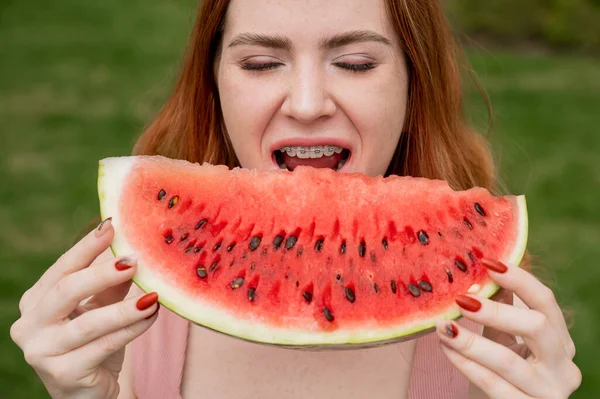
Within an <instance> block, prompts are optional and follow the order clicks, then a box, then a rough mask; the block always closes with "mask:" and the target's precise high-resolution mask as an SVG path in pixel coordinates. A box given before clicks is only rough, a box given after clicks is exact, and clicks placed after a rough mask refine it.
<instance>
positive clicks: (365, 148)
mask: <svg viewBox="0 0 600 399" xmlns="http://www.w3.org/2000/svg"><path fill="white" fill-rule="evenodd" d="M407 91H408V89H407V80H406V78H404V77H403V76H393V75H392V77H390V76H389V75H388V76H384V77H382V79H377V80H373V81H371V82H370V84H369V85H368V86H366V87H363V88H362V90H360V91H358V90H355V91H354V94H353V96H352V99H353V102H352V105H349V106H348V110H349V111H348V113H349V117H350V119H351V120H352V123H353V124H354V125H355V126H356V128H357V130H358V131H359V133H360V136H361V137H360V138H361V144H362V145H361V149H362V153H361V154H360V155H361V158H362V159H363V160H364V162H365V164H363V167H365V168H366V169H367V170H368V171H369V172H370V173H371V174H382V173H384V172H385V170H386V169H387V166H388V165H389V163H390V161H391V159H392V156H393V154H394V150H395V149H396V146H397V144H398V140H399V138H400V134H401V133H402V130H403V127H404V122H405V118H406V109H407V102H408V96H407ZM348 104H350V103H348Z"/></svg>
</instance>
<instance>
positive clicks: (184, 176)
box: [98, 156, 527, 348]
mask: <svg viewBox="0 0 600 399" xmlns="http://www.w3.org/2000/svg"><path fill="white" fill-rule="evenodd" d="M98 190H99V198H100V206H101V213H102V216H103V217H108V216H112V218H113V219H112V223H113V226H114V229H115V237H114V240H113V242H112V250H113V252H114V254H115V255H116V256H123V255H128V254H131V253H135V254H137V256H138V259H139V260H138V264H139V266H138V271H137V273H136V275H135V277H134V281H135V283H136V284H137V285H138V286H139V287H141V288H142V289H143V290H145V291H156V292H158V294H159V298H160V299H159V301H160V303H161V304H162V305H164V306H166V307H167V308H169V309H171V310H172V311H174V312H176V313H177V314H179V315H180V316H182V317H184V318H186V319H189V320H191V321H192V322H194V323H197V324H199V325H202V326H205V327H208V328H211V329H213V330H216V331H220V332H222V333H225V334H228V335H231V336H234V337H239V338H242V339H245V340H250V341H254V342H260V343H265V344H273V345H281V346H286V347H296V348H298V347H300V348H307V347H309V348H322V347H326V348H332V347H334V348H339V347H341V348H346V347H351V348H356V347H367V346H375V345H380V344H383V343H389V342H397V341H401V340H407V339H412V338H415V337H416V336H418V335H421V334H423V333H426V332H428V331H430V330H431V329H432V328H433V325H434V322H435V320H436V319H438V318H457V317H459V316H460V313H459V309H458V307H457V305H456V304H455V302H454V298H455V296H456V295H458V294H462V293H466V292H467V291H469V290H471V291H472V292H477V293H478V295H481V296H483V297H490V296H491V295H493V294H494V293H495V292H496V291H497V290H498V288H499V287H498V286H497V285H496V284H495V283H493V282H492V281H491V280H490V279H489V277H488V274H487V271H486V269H485V267H484V266H483V265H482V264H481V259H482V258H483V257H489V258H491V259H496V260H500V261H502V262H505V263H508V264H511V265H519V263H520V261H521V259H522V257H523V255H524V252H525V247H526V241H527V211H526V204H525V198H524V197H523V196H504V197H495V196H492V195H491V194H490V193H489V192H488V191H486V190H484V189H482V188H473V189H470V190H467V191H453V190H452V189H451V188H450V187H449V185H448V184H447V183H446V182H444V181H439V180H428V179H424V178H413V177H399V176H393V177H388V178H383V177H377V178H371V177H366V176H364V175H361V174H341V173H337V172H335V171H333V170H329V169H315V168H310V167H298V168H296V170H294V171H293V172H290V171H284V170H277V171H258V170H247V169H241V168H236V169H233V170H229V169H228V168H227V167H225V166H213V165H209V164H204V165H199V164H192V163H188V162H186V161H180V160H172V159H167V158H163V157H160V156H153V157H142V156H140V157H118V158H107V159H104V160H101V161H100V168H99V181H98Z"/></svg>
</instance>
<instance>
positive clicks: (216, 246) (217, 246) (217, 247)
mask: <svg viewBox="0 0 600 399" xmlns="http://www.w3.org/2000/svg"><path fill="white" fill-rule="evenodd" d="M221 244H223V241H219V242H218V243H217V244H216V245H215V247H214V248H213V251H216V250H217V249H219V248H221Z"/></svg>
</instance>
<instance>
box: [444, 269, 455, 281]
mask: <svg viewBox="0 0 600 399" xmlns="http://www.w3.org/2000/svg"><path fill="white" fill-rule="evenodd" d="M446 274H447V275H448V282H450V283H452V282H454V277H452V272H451V271H450V269H446Z"/></svg>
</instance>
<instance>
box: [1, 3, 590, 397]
mask: <svg viewBox="0 0 600 399" xmlns="http://www.w3.org/2000/svg"><path fill="white" fill-rule="evenodd" d="M456 50H457V49H456V48H455V44H454V42H453V41H452V38H451V36H450V33H449V29H448V27H447V25H446V22H445V21H444V18H443V14H442V11H441V9H440V6H439V4H438V2H437V1H436V0H418V1H417V0H387V1H385V0H377V1H368V2H367V1H364V0H328V1H326V2H324V1H319V0H304V1H299V0H279V1H276V0H233V1H225V0H211V1H209V0H206V1H205V2H204V5H203V6H202V9H201V10H200V12H199V14H198V18H197V21H196V25H195V28H194V30H193V33H192V37H191V42H190V46H189V48H188V50H187V51H188V53H187V58H186V61H185V64H184V68H183V72H182V75H181V77H180V79H179V82H178V84H177V87H176V88H175V90H174V92H173V94H172V95H171V97H170V98H169V100H168V102H167V104H166V105H165V107H164V108H163V109H162V111H161V112H160V114H159V115H158V118H157V119H156V120H155V121H154V123H153V124H152V125H151V126H150V127H149V128H148V129H147V130H146V132H145V133H144V134H143V135H142V137H141V138H140V140H139V141H138V143H137V145H136V147H135V151H134V152H135V153H136V154H162V155H166V156H170V157H174V158H183V159H187V160H189V161H195V162H196V161H200V162H201V161H208V162H211V163H219V164H226V165H229V166H238V165H241V166H243V167H246V168H262V169H269V168H277V167H284V168H289V169H293V168H294V167H295V166H297V165H300V164H310V165H312V166H315V167H330V168H334V169H339V171H340V172H341V173H346V172H362V173H365V174H367V175H373V176H374V175H378V174H400V175H414V176H425V177H430V178H440V179H445V180H447V181H449V182H450V184H451V185H452V186H453V187H455V188H457V189H466V188H469V187H472V186H475V185H477V186H483V187H486V188H489V189H494V170H493V164H492V159H491V156H490V154H489V152H488V149H487V147H486V145H485V143H484V142H483V140H482V139H481V138H480V137H479V136H478V135H477V134H476V133H475V132H473V131H471V130H469V129H468V128H467V127H466V125H465V123H464V121H463V116H462V102H461V101H462V100H461V82H460V76H459V69H458V61H457V59H456ZM319 145H333V146H337V147H340V148H341V149H343V150H345V151H343V152H342V153H341V154H339V155H337V154H333V155H331V156H325V157H322V158H315V159H313V158H309V159H304V158H300V157H298V156H297V155H298V154H297V153H296V151H297V150H298V148H297V147H298V146H303V147H311V146H319ZM281 147H290V148H289V149H288V150H285V151H278V150H279V149H280V148H281ZM298 151H299V150H298ZM305 151H307V150H306V149H305ZM112 236H113V230H112V228H111V225H110V219H108V220H106V221H104V222H103V223H102V224H101V225H100V226H99V227H98V228H97V229H96V230H95V231H92V232H90V233H89V234H88V235H87V236H86V237H85V238H83V239H82V240H81V241H80V242H79V243H77V244H76V245H75V246H74V247H73V248H72V249H70V250H69V251H67V252H66V253H65V255H63V256H62V257H61V258H60V259H59V260H58V261H57V262H56V263H55V264H54V265H53V266H52V267H50V268H49V269H48V271H47V272H46V273H45V274H44V275H43V276H42V277H41V278H40V280H39V281H38V282H37V283H36V284H35V285H34V286H33V287H32V288H31V289H30V290H28V291H27V292H26V293H25V294H24V295H23V298H22V300H21V303H20V310H21V313H22V317H21V318H20V319H19V320H18V321H17V322H16V323H15V324H14V325H13V327H12V330H11V335H12V337H13V339H14V340H15V342H17V344H18V345H19V346H20V347H21V348H22V349H23V352H24V354H25V358H26V361H27V362H28V363H29V364H30V365H31V366H33V367H34V368H35V370H36V371H37V372H38V374H39V376H40V378H41V379H42V381H43V382H44V384H45V385H46V387H47V389H48V391H49V393H50V394H51V395H52V396H53V397H56V398H59V397H60V398H70V397H74V398H104V397H111V398H114V397H120V398H129V397H133V396H134V395H137V397H141V398H153V397H156V398H171V397H179V396H180V395H181V396H183V397H186V398H188V397H194V398H195V397H206V398H229V397H235V398H243V397H258V396H260V397H263V398H266V397H277V398H279V397H290V398H292V397H311V398H319V397H322V398H334V397H340V398H342V397H343V398H355V397H356V398H359V397H361V398H362V397H378V398H407V397H411V398H458V397H460V398H462V397H467V396H468V392H469V385H472V387H473V389H472V390H470V391H471V395H483V394H485V395H487V396H490V397H494V398H550V397H552V398H566V397H568V396H569V395H570V394H571V393H572V392H573V391H574V390H575V389H576V388H577V387H578V386H579V384H580V382H581V374H580V372H579V369H578V368H577V367H576V366H575V365H574V364H573V362H572V359H573V356H574V354H575V348H574V345H573V341H572V340H571V338H570V336H569V332H568V330H567V327H566V324H565V321H564V318H563V316H562V314H561V311H560V309H559V307H558V305H557V304H556V301H555V300H554V297H553V295H552V292H551V291H550V290H549V289H548V288H547V287H545V286H544V285H543V284H542V283H540V282H539V281H538V280H536V279H535V278H534V277H533V276H532V275H530V274H529V273H527V272H526V271H525V270H523V269H521V268H516V267H515V266H516V265H503V264H501V263H498V262H496V261H495V260H493V259H492V260H487V261H486V262H485V264H486V266H487V267H488V269H489V270H490V275H491V276H492V278H493V279H494V280H495V281H497V282H498V283H499V284H500V285H501V286H502V287H503V288H504V289H506V290H507V291H506V292H514V293H515V294H516V295H517V296H518V297H519V298H521V299H522V300H523V302H524V303H525V304H526V305H527V307H528V308H527V307H516V306H512V299H511V298H512V295H509V296H508V297H506V298H505V299H506V303H500V302H497V301H491V300H482V299H476V298H475V297H473V296H460V297H458V298H457V303H458V304H459V305H460V306H461V310H462V312H463V315H464V316H465V318H464V319H463V320H462V321H460V322H459V323H453V322H440V323H439V324H438V328H437V334H429V335H428V336H426V337H424V338H420V339H417V340H413V341H409V342H405V343H401V344H395V345H388V346H384V347H380V348H376V349H370V350H360V351H350V352H323V353H314V352H299V351H287V350H281V349H276V348H271V347H266V346H260V345H254V344H251V343H247V342H243V341H238V340H235V339H232V338H229V337H226V336H222V335H218V334H216V333H213V332H211V331H208V330H206V329H202V328H200V327H197V326H190V325H189V324H188V323H187V322H186V321H185V320H183V319H180V318H179V317H178V316H176V315H174V314H173V313H171V312H168V311H165V310H163V311H162V312H160V316H159V315H158V312H157V311H158V305H157V303H156V301H157V294H156V293H149V294H146V295H142V293H140V291H139V290H138V289H136V288H135V287H133V288H131V277H132V276H133V275H134V273H135V271H136V263H135V258H133V257H129V258H122V259H117V260H115V259H113V258H112V256H111V255H110V253H109V251H107V247H108V245H109V243H110V241H111V239H112ZM90 265H91V266H90ZM88 266H90V267H88ZM128 292H129V295H127V293H128ZM90 297H91V299H89V300H88V301H86V302H83V301H84V300H85V299H86V298H90ZM123 298H125V299H123ZM153 324H155V325H154V327H153V328H150V327H151V326H152V325H153ZM481 325H482V326H485V328H486V331H485V332H484V333H483V335H482V334H481V333H480V331H479V329H478V328H477V327H478V326H481ZM488 329H492V330H490V331H488ZM147 330H149V331H147ZM146 331H147V333H146V334H144V335H143V336H141V337H140V335H142V334H143V333H144V332H146ZM515 336H519V337H523V340H524V345H518V344H516V343H515V341H514V337H515ZM138 337H139V338H138ZM130 343H132V344H131V345H129V344H130ZM507 346H510V348H509V347H507ZM124 359H125V361H124Z"/></svg>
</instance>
